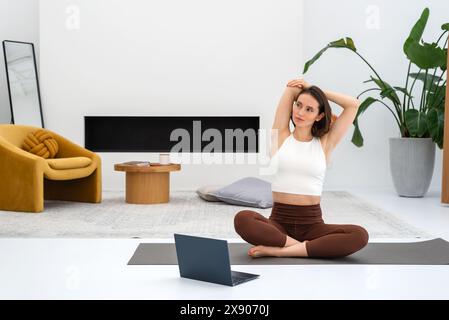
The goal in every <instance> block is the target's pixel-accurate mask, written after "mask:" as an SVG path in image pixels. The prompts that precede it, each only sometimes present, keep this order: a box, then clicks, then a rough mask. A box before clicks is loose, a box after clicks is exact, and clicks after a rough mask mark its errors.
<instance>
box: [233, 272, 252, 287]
mask: <svg viewBox="0 0 449 320" xmlns="http://www.w3.org/2000/svg"><path fill="white" fill-rule="evenodd" d="M231 275H232V282H233V283H234V284H237V283H241V282H244V281H247V280H249V279H252V278H253V277H251V275H250V274H249V273H244V272H238V271H231Z"/></svg>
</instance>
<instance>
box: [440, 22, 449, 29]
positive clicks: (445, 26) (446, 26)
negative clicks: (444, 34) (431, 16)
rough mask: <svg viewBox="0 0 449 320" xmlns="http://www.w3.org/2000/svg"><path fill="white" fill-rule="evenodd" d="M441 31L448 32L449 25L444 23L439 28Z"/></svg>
mask: <svg viewBox="0 0 449 320" xmlns="http://www.w3.org/2000/svg"><path fill="white" fill-rule="evenodd" d="M441 30H446V31H449V23H445V24H443V25H442V26H441Z"/></svg>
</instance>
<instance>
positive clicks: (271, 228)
mask: <svg viewBox="0 0 449 320" xmlns="http://www.w3.org/2000/svg"><path fill="white" fill-rule="evenodd" d="M234 227H235V231H236V232H237V233H238V234H239V235H240V236H241V237H242V238H243V240H245V241H247V242H249V243H251V244H253V245H264V246H270V247H284V246H285V243H286V241H287V235H288V236H290V237H291V238H293V239H296V240H298V241H301V242H303V241H305V240H307V242H306V244H305V246H306V250H307V255H308V256H309V257H315V258H338V257H344V256H347V255H350V254H352V253H354V252H356V251H358V250H360V249H362V248H363V247H365V246H366V244H367V243H368V238H369V236H368V232H367V231H366V230H365V229H364V228H362V227H360V226H357V225H352V224H325V223H324V221H323V220H322V218H321V208H320V205H319V204H317V205H309V206H298V205H290V204H283V203H278V202H275V203H274V204H273V208H272V211H271V216H270V217H269V219H267V218H265V217H264V216H262V215H261V214H260V213H257V212H255V211H251V210H243V211H240V212H238V213H237V214H236V216H235V218H234Z"/></svg>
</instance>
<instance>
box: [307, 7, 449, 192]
mask: <svg viewBox="0 0 449 320" xmlns="http://www.w3.org/2000/svg"><path fill="white" fill-rule="evenodd" d="M428 18H429V9H428V8H425V9H424V11H423V12H422V14H421V17H420V18H419V20H418V21H417V22H416V23H415V25H414V26H413V28H412V30H411V32H410V35H409V36H408V38H407V40H406V41H405V43H404V46H403V50H404V53H405V55H406V57H407V59H408V60H409V65H408V70H407V76H406V81H405V86H391V85H390V84H389V83H387V82H386V81H385V80H384V79H383V78H382V77H381V76H380V75H379V73H378V72H377V71H376V70H375V69H374V68H373V66H372V64H371V63H369V62H368V61H367V60H366V59H365V58H364V57H363V56H362V55H361V54H360V53H359V52H358V51H357V49H356V46H355V44H354V41H353V40H352V39H351V38H349V37H346V38H342V39H340V40H337V41H333V42H331V43H329V44H328V45H327V46H326V47H324V48H323V49H321V50H320V51H319V52H318V53H317V54H316V55H315V56H314V57H313V58H312V59H311V60H309V61H307V62H306V64H305V65H304V71H303V73H306V72H307V71H308V70H309V68H310V66H311V65H312V64H313V63H315V62H316V61H317V60H318V59H319V58H320V57H321V55H322V54H323V53H324V52H325V51H326V50H328V49H330V48H344V49H348V50H350V51H351V52H353V53H355V54H356V55H357V56H359V57H360V59H362V60H363V61H364V62H365V63H366V64H367V65H368V67H369V68H370V69H371V71H372V72H373V74H372V75H371V76H370V79H368V80H366V81H364V83H367V84H370V85H371V86H370V87H369V88H368V89H366V90H364V91H363V92H362V93H360V95H359V96H358V98H360V97H361V96H363V95H365V96H366V95H367V94H368V93H369V96H368V97H366V98H365V99H364V100H363V102H362V103H361V104H360V107H359V111H358V113H357V116H356V118H355V120H354V123H353V124H354V133H353V136H352V143H353V144H354V145H356V146H357V147H362V146H363V136H362V133H361V130H360V128H359V123H358V118H359V117H360V116H361V115H362V114H363V113H364V112H365V111H366V110H367V109H368V108H369V107H370V106H372V105H376V104H378V105H379V104H380V105H381V106H382V107H385V108H386V109H387V110H388V111H390V112H391V114H392V115H393V118H394V120H395V121H396V124H397V125H398V129H399V132H400V138H390V141H389V142H390V168H391V174H392V178H393V184H394V186H395V189H396V192H397V193H398V194H399V195H400V196H405V197H422V196H424V195H425V194H426V192H427V190H428V188H429V186H430V181H431V180H432V175H433V169H434V163H435V144H437V145H438V147H439V148H440V149H442V148H443V137H444V107H445V94H446V79H445V74H446V69H447V44H448V38H447V33H448V31H449V23H445V24H443V25H442V26H441V29H442V30H443V31H442V34H441V35H440V36H439V38H438V40H437V41H436V42H433V43H426V42H424V41H423V40H422V39H421V38H422V35H423V33H424V29H425V27H426V25H427V21H428ZM441 42H442V43H443V45H442V46H440V43H441ZM413 69H416V70H413ZM417 81H420V82H422V89H420V88H419V86H418V87H416V86H415V84H416V83H417ZM415 92H418V96H416V97H415V96H414V93H415ZM373 93H376V95H373Z"/></svg>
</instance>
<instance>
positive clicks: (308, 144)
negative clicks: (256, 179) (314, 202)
mask: <svg viewBox="0 0 449 320" xmlns="http://www.w3.org/2000/svg"><path fill="white" fill-rule="evenodd" d="M270 161H271V162H272V163H271V164H272V165H274V166H275V167H274V168H275V175H274V179H273V182H272V184H271V190H272V191H275V192H284V193H293V194H301V195H314V196H320V195H321V193H322V191H323V183H324V177H325V174H326V167H327V165H326V156H325V154H324V151H323V148H322V147H321V141H320V138H316V137H313V139H312V140H311V141H304V142H303V141H299V140H297V139H296V138H295V137H294V136H293V134H290V136H289V137H288V138H287V139H285V141H284V142H283V144H282V145H281V147H280V148H279V149H278V150H277V152H276V153H275V155H274V156H273V157H272V158H271V160H270ZM276 166H277V167H276Z"/></svg>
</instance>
